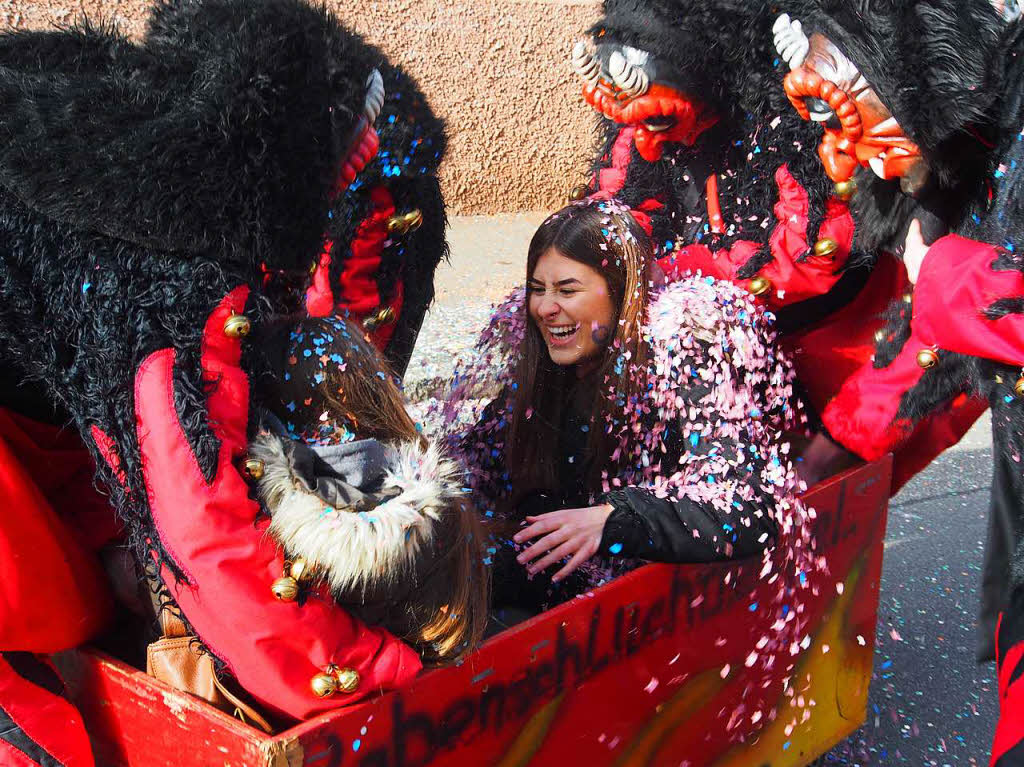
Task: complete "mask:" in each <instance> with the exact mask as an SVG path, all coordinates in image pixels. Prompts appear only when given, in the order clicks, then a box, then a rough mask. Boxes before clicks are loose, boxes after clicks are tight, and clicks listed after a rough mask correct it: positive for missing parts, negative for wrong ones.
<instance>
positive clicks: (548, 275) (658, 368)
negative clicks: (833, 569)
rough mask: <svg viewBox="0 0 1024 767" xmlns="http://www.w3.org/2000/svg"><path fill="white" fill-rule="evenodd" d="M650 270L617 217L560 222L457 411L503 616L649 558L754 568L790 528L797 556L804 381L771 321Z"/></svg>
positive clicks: (454, 428)
mask: <svg viewBox="0 0 1024 767" xmlns="http://www.w3.org/2000/svg"><path fill="white" fill-rule="evenodd" d="M651 258H652V246H651V243H650V240H649V239H648V238H647V236H646V235H645V234H644V232H643V230H642V229H640V227H639V226H638V225H637V224H636V222H635V221H634V219H633V218H632V216H631V215H630V214H629V213H628V211H627V210H626V209H625V208H623V207H622V206H620V205H619V204H617V203H616V202H614V201H586V202H581V203H577V204H574V205H571V206H569V207H568V208H565V209H564V210H561V211H559V212H558V213H555V214H554V215H552V216H551V217H550V218H548V219H547V220H546V221H545V222H544V223H543V224H542V225H541V227H540V228H539V229H538V231H537V233H536V234H535V235H534V237H533V240H532V242H531V244H530V249H529V253H528V257H527V275H526V276H527V290H526V293H525V294H518V295H515V296H513V297H512V298H511V299H510V300H509V301H508V302H506V304H504V305H503V306H502V307H500V308H499V309H498V311H497V312H496V313H495V317H494V319H493V321H492V323H491V326H490V327H489V328H488V329H487V330H486V331H485V332H484V334H483V335H482V336H481V342H480V344H479V345H478V350H479V357H478V359H477V361H476V363H475V364H474V365H471V366H470V367H469V368H467V369H465V370H461V371H459V374H458V376H457V377H456V381H457V386H456V389H455V391H454V392H453V393H452V394H451V395H450V396H449V398H448V399H447V400H446V402H445V403H444V404H445V408H446V415H447V416H448V419H447V420H448V426H447V436H448V440H449V444H450V446H451V448H452V450H453V451H454V452H456V453H458V454H460V456H461V458H462V460H463V462H464V463H465V465H466V466H467V467H468V468H469V477H468V483H469V484H470V486H471V487H472V489H473V491H474V493H475V496H474V498H475V500H476V501H477V503H478V505H479V506H480V507H482V508H483V509H484V510H485V511H486V512H487V514H488V515H489V516H491V517H494V518H496V519H497V520H499V522H501V523H504V524H499V525H498V529H499V532H498V533H497V535H496V538H497V543H496V544H495V547H494V550H493V552H492V553H493V554H494V555H495V558H496V567H497V570H496V572H495V577H494V583H495V603H496V605H497V606H498V607H516V608H526V609H528V610H535V609H537V608H540V607H543V606H546V605H551V604H553V603H557V602H559V601H563V600H564V599H566V598H569V597H572V596H573V595H575V594H577V593H579V592H581V591H583V590H586V589H588V588H590V587H592V586H593V585H594V584H596V583H598V582H600V581H602V580H604V579H607V578H608V577H611V576H614V575H615V574H617V573H619V572H622V571H624V570H625V569H628V568H630V567H633V566H635V564H636V560H638V559H639V560H653V561H665V562H712V561H719V560H725V559H733V558H741V557H749V556H755V555H758V554H761V553H762V552H764V551H765V549H767V548H768V547H770V546H772V545H773V544H775V545H778V543H779V540H778V539H779V535H780V533H779V531H780V530H783V529H785V530H787V531H788V532H789V534H788V535H787V538H786V545H790V544H791V543H792V542H793V541H794V540H799V537H800V535H801V532H800V531H801V530H802V529H803V524H802V522H803V514H804V512H803V509H802V508H801V507H800V506H799V504H797V503H795V502H794V501H793V498H792V494H793V492H794V490H795V481H794V478H793V473H792V470H791V466H790V464H789V462H788V460H787V459H786V456H785V453H786V452H787V451H786V447H785V446H784V445H783V443H782V442H781V439H780V435H781V431H782V429H783V428H784V426H785V424H786V423H787V421H788V420H789V419H790V417H791V416H792V410H791V407H790V400H791V397H792V389H791V386H790V371H789V365H788V363H787V362H786V361H785V360H784V359H782V358H780V357H778V356H777V355H776V352H775V346H774V344H773V343H772V341H771V333H770V330H769V328H768V325H767V322H766V319H765V317H764V315H763V314H762V313H761V311H760V310H759V309H758V308H757V307H756V306H755V303H754V299H752V298H751V297H750V296H749V295H748V294H747V293H746V292H744V291H741V290H738V289H736V288H734V287H733V286H731V285H729V284H727V283H720V282H715V281H713V280H709V279H704V278H692V279H683V280H680V281H678V282H676V283H674V284H673V285H671V286H669V287H667V288H664V289H660V288H658V287H657V286H655V285H654V284H653V283H652V275H651V272H650V264H651ZM495 380H497V381H498V383H499V386H498V389H499V390H500V391H499V394H498V396H497V397H496V398H494V399H493V400H492V401H490V402H489V403H488V402H487V401H486V400H481V399H480V387H481V386H484V385H488V386H490V387H491V389H492V390H494V384H495ZM467 409H468V412H467ZM466 423H471V424H473V426H472V427H471V428H470V429H469V430H468V432H467V430H466V429H465V428H464V427H461V426H460V424H466ZM504 528H508V529H507V531H505V530H504ZM798 559H799V557H794V559H793V561H797V560H798ZM802 567H807V568H810V567H813V565H812V564H810V563H804V564H803V565H802ZM571 574H572V578H571V579H570V580H569V581H565V579H566V578H567V577H568V576H570V575H571Z"/></svg>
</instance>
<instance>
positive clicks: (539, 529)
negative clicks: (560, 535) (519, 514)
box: [512, 511, 561, 543]
mask: <svg viewBox="0 0 1024 767" xmlns="http://www.w3.org/2000/svg"><path fill="white" fill-rule="evenodd" d="M559 513H560V512H557V511H554V512H552V513H550V514H541V515H540V516H539V517H527V518H526V521H527V522H532V523H533V524H531V525H530V526H529V527H526V528H523V529H522V530H520V531H519V532H518V533H516V534H515V535H513V536H512V540H513V541H515V542H516V543H522V542H523V541H528V540H530V539H531V538H536V537H537V536H538V535H543V534H544V533H550V532H551V531H552V530H557V529H558V528H559V527H561V523H560V521H559V519H558V517H556V516H555V515H556V514H559Z"/></svg>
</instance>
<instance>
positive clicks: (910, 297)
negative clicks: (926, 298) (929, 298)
mask: <svg viewBox="0 0 1024 767" xmlns="http://www.w3.org/2000/svg"><path fill="white" fill-rule="evenodd" d="M903 303H905V304H912V303H914V294H913V293H904V294H903Z"/></svg>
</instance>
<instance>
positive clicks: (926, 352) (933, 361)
mask: <svg viewBox="0 0 1024 767" xmlns="http://www.w3.org/2000/svg"><path fill="white" fill-rule="evenodd" d="M917 364H918V365H920V366H921V367H923V368H924V369H925V370H928V369H930V368H933V367H935V366H936V365H938V364H939V355H938V353H937V352H936V351H935V350H934V349H922V350H921V351H919V352H918V353H917Z"/></svg>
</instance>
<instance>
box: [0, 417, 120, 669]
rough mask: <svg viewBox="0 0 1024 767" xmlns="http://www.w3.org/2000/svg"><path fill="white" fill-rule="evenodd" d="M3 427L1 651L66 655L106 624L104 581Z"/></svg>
mask: <svg viewBox="0 0 1024 767" xmlns="http://www.w3.org/2000/svg"><path fill="white" fill-rule="evenodd" d="M2 415H3V412H2V411H0V416H2ZM3 425H4V421H3V420H0V498H3V501H4V509H5V513H3V514H0V571H2V572H3V578H2V579H0V650H16V651H30V652H47V653H48V652H57V651H59V650H67V649H70V648H72V647H74V646H76V645H78V644H81V643H82V642H84V641H86V640H87V639H90V638H91V637H92V636H93V635H94V634H96V633H97V632H98V631H99V630H100V629H101V628H103V626H104V624H105V623H106V621H107V618H108V617H109V615H110V613H111V599H110V593H109V588H108V587H107V582H106V577H105V576H104V574H103V571H102V570H101V569H100V567H99V562H98V560H97V558H96V557H95V556H94V555H93V554H92V552H90V551H88V550H87V549H86V548H85V547H84V546H83V545H82V541H81V539H80V537H78V536H76V535H74V534H73V533H72V531H71V529H70V528H69V527H67V526H66V525H65V524H64V523H63V522H62V521H61V520H60V518H59V517H58V516H57V514H56V513H55V512H54V510H53V508H52V507H51V506H50V504H49V503H48V502H47V500H46V498H45V497H44V495H43V493H42V491H41V490H40V489H39V487H38V485H37V484H36V483H35V482H33V481H32V478H31V476H30V475H29V473H28V472H27V471H25V469H24V467H23V466H22V465H21V462H20V461H19V460H18V456H17V455H16V454H15V453H14V452H13V451H12V450H11V449H10V448H9V446H8V443H7V441H6V440H5V439H4V437H3ZM0 686H2V685H0Z"/></svg>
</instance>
